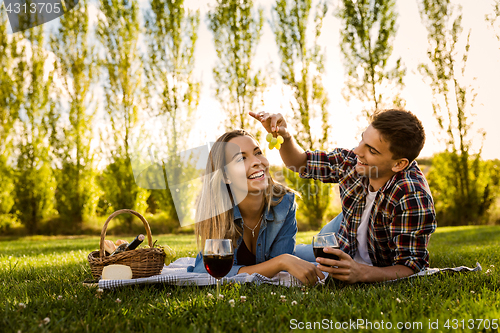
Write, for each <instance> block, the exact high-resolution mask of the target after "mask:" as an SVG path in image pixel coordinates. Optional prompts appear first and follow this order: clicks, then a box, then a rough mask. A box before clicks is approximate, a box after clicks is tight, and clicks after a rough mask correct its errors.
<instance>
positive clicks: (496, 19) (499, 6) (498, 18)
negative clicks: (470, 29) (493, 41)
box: [486, 0, 500, 42]
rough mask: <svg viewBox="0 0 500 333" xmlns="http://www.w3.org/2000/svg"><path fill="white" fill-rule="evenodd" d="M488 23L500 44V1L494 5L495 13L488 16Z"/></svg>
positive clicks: (497, 0)
mask: <svg viewBox="0 0 500 333" xmlns="http://www.w3.org/2000/svg"><path fill="white" fill-rule="evenodd" d="M486 21H487V22H488V23H489V24H490V26H491V28H492V29H493V31H495V34H496V37H497V39H498V41H499V42H500V0H495V2H494V3H493V13H491V14H488V15H486Z"/></svg>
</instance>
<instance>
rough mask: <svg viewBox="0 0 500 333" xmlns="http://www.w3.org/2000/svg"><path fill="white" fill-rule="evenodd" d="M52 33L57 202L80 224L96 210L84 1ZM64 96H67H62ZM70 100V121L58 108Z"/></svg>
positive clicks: (90, 58) (91, 69) (91, 70)
mask: <svg viewBox="0 0 500 333" xmlns="http://www.w3.org/2000/svg"><path fill="white" fill-rule="evenodd" d="M59 23H60V26H59V28H58V30H57V32H56V34H54V35H52V37H51V41H50V44H51V48H52V52H54V54H55V56H56V62H55V67H56V71H57V73H58V77H59V78H60V82H61V88H60V89H58V90H59V93H58V94H57V96H58V97H57V107H53V108H52V113H51V117H50V126H51V128H52V131H51V132H52V135H51V140H50V141H51V146H52V148H53V155H54V158H55V160H56V161H57V162H58V163H57V164H56V165H57V166H59V168H58V169H57V170H56V179H57V191H56V205H57V210H58V212H59V215H60V217H61V218H62V220H63V221H65V222H66V223H74V227H75V229H76V230H78V229H79V228H80V227H81V224H82V222H83V220H84V219H86V218H88V217H90V216H92V215H93V214H94V212H95V209H96V205H97V200H98V194H97V191H98V187H97V183H96V180H95V171H94V168H93V160H94V157H93V153H92V152H91V151H90V144H91V140H92V136H93V131H92V122H93V119H94V115H95V113H96V110H97V108H96V107H93V105H92V96H91V87H92V86H93V83H95V81H96V76H97V74H98V73H97V70H98V69H97V68H96V67H95V64H94V63H95V60H97V59H96V56H95V52H94V49H93V47H92V46H91V45H89V38H90V31H89V16H88V4H87V2H86V1H83V0H80V3H79V6H78V8H75V9H73V10H70V11H68V12H66V13H65V14H64V15H63V16H62V17H61V18H60V20H59ZM66 101H67V102H66ZM66 103H67V104H69V106H67V107H66V109H69V119H68V120H69V124H67V123H66V122H61V121H60V118H61V113H57V112H56V111H55V110H56V109H57V110H64V109H65V106H66V105H65V104H66Z"/></svg>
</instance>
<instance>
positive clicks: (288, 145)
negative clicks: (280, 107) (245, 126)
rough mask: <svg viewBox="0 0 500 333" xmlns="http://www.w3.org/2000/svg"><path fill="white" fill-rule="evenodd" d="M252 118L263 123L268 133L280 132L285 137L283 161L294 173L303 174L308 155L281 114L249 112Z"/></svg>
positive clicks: (281, 153) (281, 151) (281, 150)
mask: <svg viewBox="0 0 500 333" xmlns="http://www.w3.org/2000/svg"><path fill="white" fill-rule="evenodd" d="M249 114H250V116H252V117H254V118H255V119H257V120H258V121H260V122H261V124H262V126H264V128H265V129H266V131H267V132H268V133H271V132H278V134H280V135H281V136H282V137H283V140H284V142H283V143H282V144H281V149H280V155H281V159H282V160H283V162H284V163H285V165H286V166H287V168H289V169H290V170H292V171H295V172H301V171H303V170H304V169H305V167H306V162H307V155H306V153H305V151H304V149H302V148H301V147H300V146H299V145H298V144H297V142H296V141H295V139H294V138H293V136H292V135H291V134H290V132H289V131H288V129H287V126H286V121H285V119H284V118H283V116H282V115H281V114H280V113H276V114H269V113H267V112H259V113H255V112H249Z"/></svg>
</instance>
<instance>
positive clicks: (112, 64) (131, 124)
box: [96, 0, 149, 227]
mask: <svg viewBox="0 0 500 333" xmlns="http://www.w3.org/2000/svg"><path fill="white" fill-rule="evenodd" d="M100 10H101V11H102V12H103V14H104V15H105V17H106V18H105V20H100V21H99V25H98V27H97V31H96V34H97V37H98V39H99V41H100V42H101V44H102V46H103V48H104V49H103V54H104V56H103V60H102V62H101V63H102V68H103V70H104V73H105V75H106V79H107V80H106V84H105V86H104V93H105V98H106V104H105V110H106V112H107V120H108V121H109V122H110V125H111V128H110V129H109V131H108V133H107V137H106V142H107V143H108V144H109V146H108V147H106V149H107V151H105V149H103V154H104V153H105V152H107V153H108V156H107V160H108V161H109V164H108V165H107V167H106V169H105V171H104V172H103V181H102V182H101V186H102V188H103V190H104V192H105V193H106V200H107V201H108V202H109V203H110V204H111V206H112V207H113V209H115V210H117V209H123V208H128V209H134V210H138V211H139V212H141V213H143V212H144V211H145V210H146V207H145V205H146V200H147V198H148V196H149V193H148V191H147V190H144V189H140V188H138V186H137V185H136V183H135V179H134V174H133V172H132V167H131V154H132V152H131V147H129V144H130V142H131V133H132V130H133V129H136V126H138V122H139V120H140V112H141V107H142V105H143V96H142V62H141V59H140V57H139V54H138V46H137V43H138V40H139V33H140V26H139V15H140V12H139V4H138V2H137V0H131V1H119V0H101V1H100ZM126 221H127V225H128V226H129V227H130V225H131V221H132V220H131V217H128V216H127V217H126Z"/></svg>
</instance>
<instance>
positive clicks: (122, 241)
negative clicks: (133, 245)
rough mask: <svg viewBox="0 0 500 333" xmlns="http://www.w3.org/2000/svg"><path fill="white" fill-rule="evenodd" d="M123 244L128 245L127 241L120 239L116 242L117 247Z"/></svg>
mask: <svg viewBox="0 0 500 333" xmlns="http://www.w3.org/2000/svg"><path fill="white" fill-rule="evenodd" d="M123 243H128V242H127V241H126V240H123V239H119V240H117V241H116V242H115V244H116V246H120V245H122V244H123Z"/></svg>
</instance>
